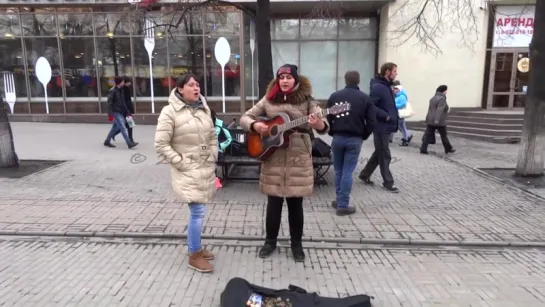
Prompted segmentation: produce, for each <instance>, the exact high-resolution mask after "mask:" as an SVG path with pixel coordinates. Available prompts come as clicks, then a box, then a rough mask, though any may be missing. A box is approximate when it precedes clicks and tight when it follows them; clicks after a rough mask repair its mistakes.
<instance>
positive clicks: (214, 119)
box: [210, 109, 217, 125]
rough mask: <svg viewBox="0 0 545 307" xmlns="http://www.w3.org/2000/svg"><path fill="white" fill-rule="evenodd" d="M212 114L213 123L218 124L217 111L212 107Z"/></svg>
mask: <svg viewBox="0 0 545 307" xmlns="http://www.w3.org/2000/svg"><path fill="white" fill-rule="evenodd" d="M210 116H211V117H212V123H213V124H214V125H216V117H217V115H216V111H214V110H212V109H210Z"/></svg>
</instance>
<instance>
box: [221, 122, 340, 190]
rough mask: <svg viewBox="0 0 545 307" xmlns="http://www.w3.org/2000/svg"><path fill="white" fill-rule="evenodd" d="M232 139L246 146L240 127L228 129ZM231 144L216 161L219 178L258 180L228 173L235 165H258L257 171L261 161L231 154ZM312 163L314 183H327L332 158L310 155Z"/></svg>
mask: <svg viewBox="0 0 545 307" xmlns="http://www.w3.org/2000/svg"><path fill="white" fill-rule="evenodd" d="M229 133H231V137H232V138H233V141H236V142H238V143H239V144H240V146H243V147H244V149H245V148H246V133H245V132H244V130H242V129H229ZM232 148H233V147H232V146H229V148H228V149H227V150H226V151H225V153H224V154H223V157H222V158H221V159H220V160H219V161H218V162H217V165H218V167H220V169H221V176H220V179H221V180H222V182H223V183H225V182H226V181H253V182H255V181H259V177H255V176H251V177H244V176H242V177H240V176H239V177H232V176H230V174H231V173H232V171H233V170H234V169H235V168H236V167H237V166H243V167H244V166H255V167H258V173H259V171H260V170H261V161H259V160H257V159H253V158H250V157H249V156H247V155H233V151H232ZM312 165H313V168H314V184H316V185H327V180H326V179H325V178H324V176H325V175H326V174H327V172H328V171H329V169H330V167H331V165H333V159H332V158H331V157H312Z"/></svg>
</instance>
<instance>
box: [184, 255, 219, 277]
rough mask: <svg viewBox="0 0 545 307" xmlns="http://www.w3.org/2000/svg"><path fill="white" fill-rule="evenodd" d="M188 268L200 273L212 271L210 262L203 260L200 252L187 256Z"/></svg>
mask: <svg viewBox="0 0 545 307" xmlns="http://www.w3.org/2000/svg"><path fill="white" fill-rule="evenodd" d="M189 267H190V268H192V269H194V270H196V271H198V272H201V273H210V272H212V271H213V270H214V267H213V266H212V265H211V264H210V262H208V260H206V259H204V257H203V255H202V251H198V252H196V253H194V254H192V255H189Z"/></svg>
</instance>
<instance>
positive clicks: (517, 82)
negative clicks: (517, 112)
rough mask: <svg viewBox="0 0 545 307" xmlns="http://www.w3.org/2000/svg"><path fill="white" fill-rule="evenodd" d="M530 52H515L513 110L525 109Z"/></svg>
mask: <svg viewBox="0 0 545 307" xmlns="http://www.w3.org/2000/svg"><path fill="white" fill-rule="evenodd" d="M529 56H530V54H529V53H528V52H515V58H516V59H517V62H516V63H515V69H514V71H513V87H512V88H513V105H512V107H513V108H524V105H525V103H526V92H527V91H528V70H529V67H528V66H529V64H530V61H529Z"/></svg>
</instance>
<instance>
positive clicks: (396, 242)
mask: <svg viewBox="0 0 545 307" xmlns="http://www.w3.org/2000/svg"><path fill="white" fill-rule="evenodd" d="M1 236H21V237H23V236H26V237H29V236H32V237H36V236H38V237H65V238H67V237H71V238H109V239H111V238H126V239H127V238H128V239H187V235H186V234H181V233H142V232H140V233H139V232H100V231H97V232H88V231H81V232H77V231H68V232H63V231H0V237H1ZM202 239H205V240H225V241H263V240H265V237H264V236H240V235H202ZM278 240H279V241H289V237H287V236H279V237H278ZM303 242H316V243H337V244H362V245H385V246H407V245H413V246H451V247H499V248H505V247H527V248H528V247H529V248H545V241H539V242H524V241H514V242H504V241H459V240H452V241H439V240H413V239H366V238H326V237H309V236H304V237H303Z"/></svg>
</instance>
